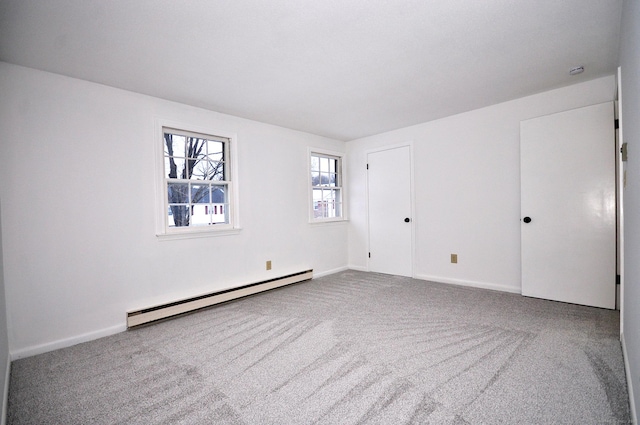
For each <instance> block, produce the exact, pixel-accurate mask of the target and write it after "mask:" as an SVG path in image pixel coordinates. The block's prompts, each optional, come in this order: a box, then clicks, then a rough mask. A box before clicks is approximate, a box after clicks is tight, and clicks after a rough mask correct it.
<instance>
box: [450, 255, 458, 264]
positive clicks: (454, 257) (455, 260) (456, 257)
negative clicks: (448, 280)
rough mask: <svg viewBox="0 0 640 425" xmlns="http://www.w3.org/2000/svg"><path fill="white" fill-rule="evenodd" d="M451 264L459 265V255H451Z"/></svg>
mask: <svg viewBox="0 0 640 425" xmlns="http://www.w3.org/2000/svg"><path fill="white" fill-rule="evenodd" d="M451 262H452V263H453V264H457V263H458V254H451Z"/></svg>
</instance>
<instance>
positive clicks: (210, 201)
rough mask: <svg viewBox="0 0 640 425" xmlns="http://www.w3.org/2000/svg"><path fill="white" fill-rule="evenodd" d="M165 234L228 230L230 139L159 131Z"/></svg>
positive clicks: (229, 223) (173, 130)
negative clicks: (188, 230)
mask: <svg viewBox="0 0 640 425" xmlns="http://www.w3.org/2000/svg"><path fill="white" fill-rule="evenodd" d="M162 133H163V134H162V136H163V145H164V154H163V160H164V170H163V172H164V193H165V213H164V214H166V215H165V223H166V230H167V231H172V230H173V231H176V230H182V231H184V230H186V229H193V228H199V229H201V230H202V229H206V228H207V227H209V226H212V227H215V228H216V229H218V228H221V227H222V228H229V227H231V226H230V225H232V216H231V205H230V199H231V198H230V192H231V181H230V169H229V168H230V167H229V164H230V162H229V151H230V149H229V145H230V139H228V138H225V137H219V136H211V135H206V134H199V133H192V132H187V131H183V130H177V129H173V128H163V131H162Z"/></svg>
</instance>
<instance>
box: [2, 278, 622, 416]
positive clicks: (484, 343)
mask: <svg viewBox="0 0 640 425" xmlns="http://www.w3.org/2000/svg"><path fill="white" fill-rule="evenodd" d="M123 315H124V312H123ZM618 326H619V314H618V312H616V311H609V310H602V309H597V308H590V307H583V306H576V305H569V304H563V303H557V302H551V301H544V300H537V299H530V298H525V297H521V296H519V295H516V294H508V293H501V292H493V291H487V290H481V289H472V288H463V287H456V286H452V285H444V284H436V283H430V282H425V281H420V280H413V279H409V278H403V277H395V276H387V275H381V274H374V273H363V272H355V271H346V272H342V273H338V274H334V275H331V276H326V277H323V278H319V279H314V280H312V281H309V282H305V283H301V284H297V285H293V286H289V287H285V288H282V289H278V290H274V291H271V292H268V293H264V294H261V295H257V296H253V297H250V298H246V299H243V300H239V301H234V302H230V303H228V304H225V305H221V306H218V307H214V308H211V309H209V310H204V311H201V312H198V313H196V314H191V315H188V316H184V317H181V318H177V319H173V320H169V321H166V322H162V323H158V324H155V325H152V326H148V327H144V328H141V329H137V330H132V331H128V332H124V333H121V334H118V335H114V336H111V337H108V338H103V339H100V340H96V341H93V342H89V343H85V344H80V345H76V346H74V347H70V348H66V349H63V350H58V351H54V352H50V353H46V354H42V355H39V356H34V357H31V358H27V359H22V360H18V361H16V362H14V363H13V364H12V368H11V380H10V389H9V409H8V418H7V423H8V424H146V425H148V424H341V425H343V424H581V425H585V424H627V423H631V422H630V413H629V405H628V395H627V387H626V382H625V375H624V366H623V359H622V353H621V348H620V343H619V339H618V334H619V330H618Z"/></svg>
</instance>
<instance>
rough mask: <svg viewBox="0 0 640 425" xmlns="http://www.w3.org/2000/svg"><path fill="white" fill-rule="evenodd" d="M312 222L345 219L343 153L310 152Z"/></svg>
mask: <svg viewBox="0 0 640 425" xmlns="http://www.w3.org/2000/svg"><path fill="white" fill-rule="evenodd" d="M309 158H310V167H309V168H310V173H311V213H310V218H311V221H312V222H325V221H338V220H344V205H343V199H344V190H343V171H342V155H340V154H329V153H326V152H319V151H311V152H310V156H309Z"/></svg>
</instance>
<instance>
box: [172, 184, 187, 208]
mask: <svg viewBox="0 0 640 425" xmlns="http://www.w3.org/2000/svg"><path fill="white" fill-rule="evenodd" d="M167 195H168V196H167V200H168V201H169V204H188V203H189V184H187V183H168V184H167Z"/></svg>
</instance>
